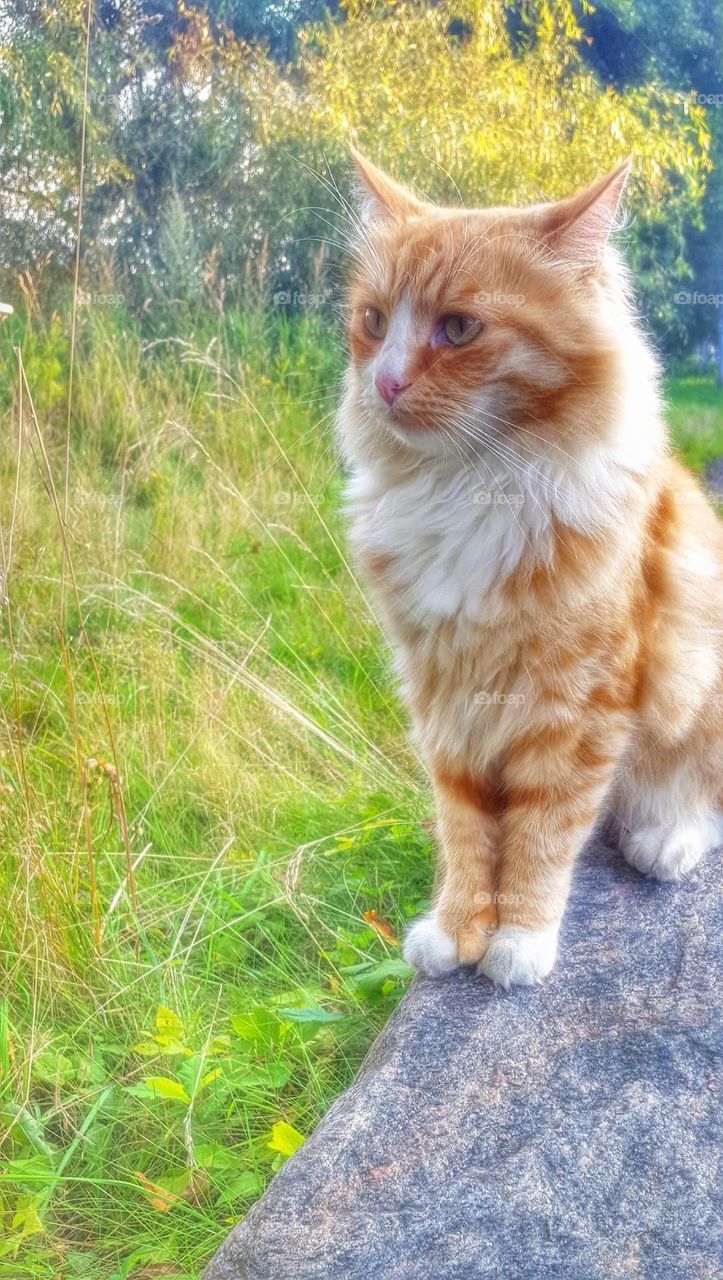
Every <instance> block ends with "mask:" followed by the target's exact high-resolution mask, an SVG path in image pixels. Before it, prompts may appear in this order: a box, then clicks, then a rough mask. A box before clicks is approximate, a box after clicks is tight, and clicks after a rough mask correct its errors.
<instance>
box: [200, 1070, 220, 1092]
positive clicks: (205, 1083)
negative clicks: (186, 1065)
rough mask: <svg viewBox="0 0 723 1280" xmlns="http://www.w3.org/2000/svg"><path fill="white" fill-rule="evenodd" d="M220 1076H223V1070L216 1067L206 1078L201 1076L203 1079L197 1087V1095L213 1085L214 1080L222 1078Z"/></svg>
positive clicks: (207, 1073)
mask: <svg viewBox="0 0 723 1280" xmlns="http://www.w3.org/2000/svg"><path fill="white" fill-rule="evenodd" d="M220 1074H221V1068H220V1067H214V1069H213V1071H207V1072H206V1074H205V1075H204V1076H201V1079H200V1080H199V1082H198V1084H197V1085H196V1089H195V1093H196V1095H197V1094H199V1093H201V1091H202V1090H203V1089H205V1088H206V1087H207V1086H208V1085H209V1084H212V1083H213V1081H214V1080H218V1077H219V1076H220Z"/></svg>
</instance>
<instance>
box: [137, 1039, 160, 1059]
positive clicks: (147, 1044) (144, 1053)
mask: <svg viewBox="0 0 723 1280" xmlns="http://www.w3.org/2000/svg"><path fill="white" fill-rule="evenodd" d="M131 1048H132V1050H133V1052H134V1053H139V1054H140V1055H141V1057H142V1058H157V1057H158V1055H159V1054H160V1052H161V1046H160V1045H159V1044H158V1043H157V1041H155V1040H139V1042H138V1044H134V1045H131Z"/></svg>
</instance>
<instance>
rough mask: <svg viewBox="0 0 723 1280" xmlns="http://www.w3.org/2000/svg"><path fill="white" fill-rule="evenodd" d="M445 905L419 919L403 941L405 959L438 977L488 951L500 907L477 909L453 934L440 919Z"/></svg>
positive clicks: (476, 960)
mask: <svg viewBox="0 0 723 1280" xmlns="http://www.w3.org/2000/svg"><path fill="white" fill-rule="evenodd" d="M442 920H445V907H444V904H441V905H440V906H439V907H438V908H437V909H436V910H435V911H430V912H428V914H427V915H426V916H421V917H420V919H419V920H416V921H415V923H414V924H413V925H412V927H411V929H410V930H409V932H408V934H407V936H406V938H405V940H404V948H403V951H404V959H405V960H406V962H407V964H411V965H412V967H413V968H414V969H418V970H419V972H420V973H426V974H427V976H428V977H430V978H439V977H441V976H442V974H444V973H449V972H450V970H451V969H458V968H460V967H461V966H462V965H467V964H477V962H478V961H479V960H480V959H481V958H482V956H483V955H484V953H485V951H486V950H487V948H488V946H489V944H490V941H491V939H492V938H493V937H494V932H495V929H496V928H497V910H496V908H495V907H494V906H492V905H487V906H484V907H482V908H480V909H479V910H477V911H475V912H474V913H473V914H472V915H470V916H469V917H468V918H467V919H465V920H464V922H463V923H459V924H457V926H456V928H455V931H454V933H453V934H452V933H448V932H447V930H446V929H445V928H444V926H443V925H442V923H441V921H442Z"/></svg>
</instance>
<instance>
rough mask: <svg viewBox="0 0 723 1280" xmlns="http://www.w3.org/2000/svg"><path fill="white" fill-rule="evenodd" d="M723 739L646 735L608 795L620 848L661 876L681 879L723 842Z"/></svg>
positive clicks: (639, 867)
mask: <svg viewBox="0 0 723 1280" xmlns="http://www.w3.org/2000/svg"><path fill="white" fill-rule="evenodd" d="M722 776H723V747H722V744H721V742H720V741H718V742H716V741H710V740H706V742H705V743H704V744H703V743H699V742H696V741H695V738H693V739H692V740H691V741H689V742H687V743H686V744H685V746H684V747H683V748H681V747H680V746H677V747H676V748H675V749H672V748H670V747H665V746H662V745H661V744H660V743H655V742H646V741H643V742H641V743H640V744H637V745H636V750H635V752H634V753H633V754H632V755H631V758H630V760H629V761H628V762H626V763H625V765H624V767H623V768H622V769H621V771H620V774H619V776H618V778H617V779H616V783H615V788H614V790H613V792H612V794H611V796H610V799H609V801H608V806H607V807H608V810H609V814H610V819H611V823H612V828H613V834H614V835H615V837H616V839H617V841H618V844H619V845H620V850H621V852H622V854H623V856H624V858H625V859H626V861H627V862H629V863H630V865H631V866H633V867H635V868H636V870H637V871H640V872H642V874H643V875H648V876H654V877H655V879H657V880H678V879H680V877H681V876H684V875H686V874H687V872H689V871H691V870H692V869H693V867H695V866H696V864H697V863H698V862H699V861H700V859H701V858H702V857H703V855H704V854H705V853H708V852H709V851H710V850H711V849H715V848H716V847H717V846H718V845H720V844H721V843H722V842H723V829H722V827H721V814H720V809H719V806H720V801H721V795H720V788H721V777H722Z"/></svg>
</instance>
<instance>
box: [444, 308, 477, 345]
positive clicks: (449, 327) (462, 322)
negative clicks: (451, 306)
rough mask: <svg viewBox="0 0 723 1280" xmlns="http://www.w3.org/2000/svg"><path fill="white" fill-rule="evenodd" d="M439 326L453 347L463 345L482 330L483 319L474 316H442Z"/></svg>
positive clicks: (445, 338)
mask: <svg viewBox="0 0 723 1280" xmlns="http://www.w3.org/2000/svg"><path fill="white" fill-rule="evenodd" d="M439 327H440V329H441V331H442V337H443V338H444V341H445V342H448V343H449V345H450V346H451V347H463V346H464V345H465V344H466V343H467V342H471V341H472V339H473V338H476V337H477V334H478V333H481V332H482V321H481V320H475V319H474V318H473V316H456V315H454V316H442V319H441V320H440V322H439Z"/></svg>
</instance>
